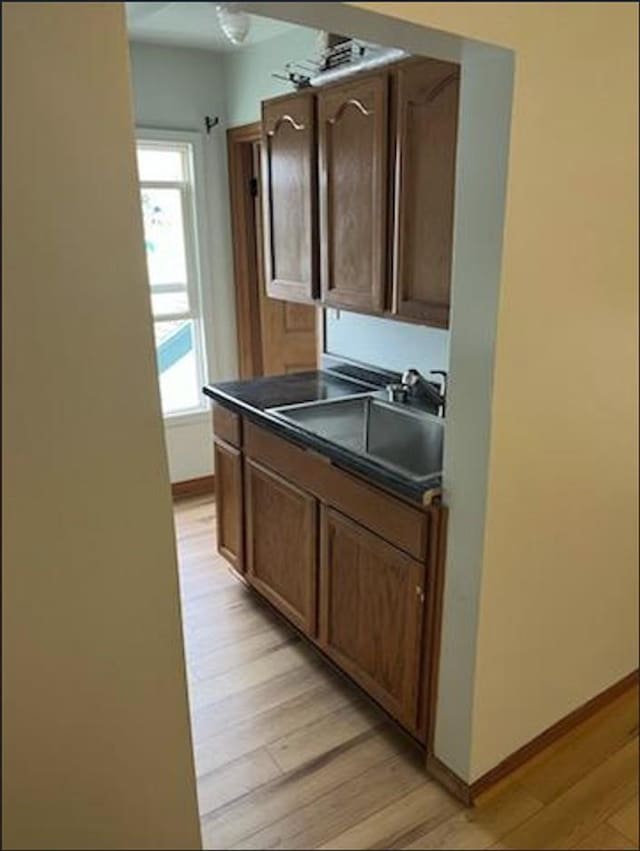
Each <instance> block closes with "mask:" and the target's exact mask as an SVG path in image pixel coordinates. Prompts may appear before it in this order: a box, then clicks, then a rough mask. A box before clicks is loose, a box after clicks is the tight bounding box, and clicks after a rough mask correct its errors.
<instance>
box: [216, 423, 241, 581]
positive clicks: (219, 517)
mask: <svg viewBox="0 0 640 851" xmlns="http://www.w3.org/2000/svg"><path fill="white" fill-rule="evenodd" d="M213 451H214V466H215V489H216V528H217V533H218V552H219V553H220V555H222V556H224V558H226V560H227V561H228V562H229V564H231V565H232V566H233V567H234V568H235V569H236V570H237V571H238V572H239V573H242V572H243V571H244V563H243V562H244V560H243V535H242V526H243V519H242V518H243V513H242V512H243V507H242V455H241V453H240V450H238V449H236V448H235V447H233V446H229V445H228V444H226V443H223V442H222V441H220V440H215V441H214V444H213Z"/></svg>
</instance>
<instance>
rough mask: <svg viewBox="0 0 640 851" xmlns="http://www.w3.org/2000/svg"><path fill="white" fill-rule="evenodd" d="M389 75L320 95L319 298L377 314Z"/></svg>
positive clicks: (383, 253) (382, 273) (382, 271)
mask: <svg viewBox="0 0 640 851" xmlns="http://www.w3.org/2000/svg"><path fill="white" fill-rule="evenodd" d="M388 88H389V85H388V76H387V74H385V73H382V74H375V75H370V76H367V77H361V78H358V79H357V80H355V81H352V82H348V83H342V84H340V85H335V86H330V87H328V88H327V89H326V90H321V91H320V93H319V94H318V130H319V136H318V142H319V157H320V277H321V283H322V301H323V302H324V303H325V304H328V305H334V306H337V307H346V308H351V309H354V310H364V311H374V312H382V310H383V309H384V303H385V283H386V261H387V166H388V151H387V149H388V123H387V107H388Z"/></svg>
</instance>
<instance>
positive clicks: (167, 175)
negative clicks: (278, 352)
mask: <svg viewBox="0 0 640 851" xmlns="http://www.w3.org/2000/svg"><path fill="white" fill-rule="evenodd" d="M193 148H194V146H193V143H192V142H187V141H177V140H175V139H166V140H165V139H162V140H161V139H156V138H153V139H148V138H139V139H138V143H137V157H138V175H139V178H140V198H141V202H142V219H143V223H144V243H145V250H146V255H147V271H148V277H149V286H150V288H151V306H152V311H153V320H154V331H155V340H156V356H157V363H158V375H159V380H160V396H161V398H162V412H163V414H164V416H165V417H168V416H175V415H176V414H185V413H190V412H195V411H199V410H202V408H203V407H204V400H203V397H202V393H201V387H202V385H203V384H204V383H205V372H206V370H205V358H204V344H203V328H202V310H201V296H200V281H199V263H198V255H197V235H196V234H197V228H196V204H195V189H196V187H195V184H194V149H193Z"/></svg>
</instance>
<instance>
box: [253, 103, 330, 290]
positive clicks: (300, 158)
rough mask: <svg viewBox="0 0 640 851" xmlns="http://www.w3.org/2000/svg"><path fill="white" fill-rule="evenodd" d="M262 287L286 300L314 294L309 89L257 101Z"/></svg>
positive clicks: (313, 140)
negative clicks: (262, 255)
mask: <svg viewBox="0 0 640 851" xmlns="http://www.w3.org/2000/svg"><path fill="white" fill-rule="evenodd" d="M261 145H262V169H261V174H262V188H263V193H262V195H263V204H262V213H263V226H264V270H265V289H266V291H267V293H268V294H269V296H271V297H273V298H282V299H285V300H287V301H303V302H312V301H313V300H314V299H316V298H317V297H318V296H319V294H320V293H319V290H320V286H319V280H318V236H317V203H318V181H317V154H316V126H315V94H314V92H313V91H301V92H295V93H294V94H290V95H284V96H282V97H278V98H273V99H271V100H269V101H264V102H263V104H262V142H261Z"/></svg>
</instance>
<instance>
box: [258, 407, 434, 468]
mask: <svg viewBox="0 0 640 851" xmlns="http://www.w3.org/2000/svg"><path fill="white" fill-rule="evenodd" d="M270 413H274V414H277V415H278V416H280V417H282V418H283V419H285V420H288V421H289V422H292V423H295V424H296V425H297V426H299V427H300V428H302V429H304V430H305V431H308V432H310V433H311V434H315V435H317V436H318V437H321V438H324V439H325V440H328V441H331V442H333V443H337V444H338V445H339V446H342V447H344V448H345V449H350V450H351V451H352V452H355V453H356V454H358V455H361V456H364V457H367V458H369V459H370V460H374V461H377V462H378V463H379V464H382V465H383V466H386V467H389V468H391V469H393V470H397V471H399V472H401V473H402V474H403V475H405V476H408V477H409V478H411V479H423V478H425V477H427V476H430V475H433V474H435V473H440V472H441V471H442V444H443V438H444V421H443V420H442V419H441V418H440V417H437V416H434V415H433V414H428V413H426V412H423V411H416V410H415V409H412V408H408V407H406V406H404V405H402V404H394V403H392V402H386V401H382V400H381V399H376V398H374V397H372V396H371V395H370V394H369V395H361V396H350V397H348V398H345V399H335V400H331V401H320V402H306V403H303V404H300V405H285V406H283V407H279V408H272V409H271V410H270Z"/></svg>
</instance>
